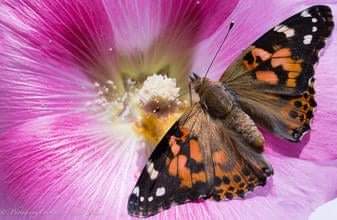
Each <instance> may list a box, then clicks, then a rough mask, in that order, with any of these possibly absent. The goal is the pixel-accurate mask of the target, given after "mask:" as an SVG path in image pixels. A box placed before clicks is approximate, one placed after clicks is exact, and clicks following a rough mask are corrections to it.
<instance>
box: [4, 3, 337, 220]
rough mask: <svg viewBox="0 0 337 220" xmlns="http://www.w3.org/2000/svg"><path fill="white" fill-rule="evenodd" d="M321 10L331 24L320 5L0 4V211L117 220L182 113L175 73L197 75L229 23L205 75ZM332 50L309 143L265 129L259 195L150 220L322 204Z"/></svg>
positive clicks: (322, 69) (280, 211)
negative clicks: (265, 173)
mask: <svg viewBox="0 0 337 220" xmlns="http://www.w3.org/2000/svg"><path fill="white" fill-rule="evenodd" d="M322 3H327V4H329V5H330V6H331V8H332V10H333V12H334V14H337V5H334V4H332V3H335V1H332V0H331V1H328V0H327V1H313V0H305V1H299V0H296V1H293V0H292V1H290V0H289V1H282V2H279V1H277V0H272V1H267V0H263V1H262V0H261V1H253V0H246V1H239V2H237V1H232V0H231V1H224V0H212V1H211V0H209V1H207V0H199V1H192V0H191V1H187V0H186V1H185V0H171V1H169V0H167V1H166V0H163V1H146V0H139V1H136V0H134V1H113V0H91V1H89V0H72V1H70V0H69V1H68V0H19V1H17V0H2V1H0V4H1V5H0V30H1V31H0V42H1V43H0V64H1V65H0V94H1V96H0V167H1V169H0V180H1V181H0V183H1V185H0V195H1V202H0V205H1V208H2V210H7V211H5V212H4V213H0V214H2V215H7V216H9V215H17V216H19V218H20V217H22V216H23V215H25V217H29V218H34V219H35V218H36V219H54V218H55V219H70V218H71V219H120V218H123V219H124V218H125V219H128V218H130V219H131V217H130V216H128V214H127V208H126V207H127V198H128V196H129V194H130V193H131V190H132V187H133V186H134V184H135V182H136V180H137V178H138V176H139V172H140V171H141V169H142V168H143V167H144V165H145V163H146V160H147V157H148V156H149V153H150V152H151V151H152V149H153V147H154V145H155V143H156V142H157V141H158V140H159V139H160V138H161V136H162V135H163V134H164V132H165V130H167V129H168V128H169V127H170V125H171V124H172V123H173V122H174V121H175V120H176V119H177V118H178V117H179V116H180V115H181V114H182V112H184V110H185V108H186V105H188V103H187V100H188V94H187V93H188V88H187V74H189V73H190V72H192V71H193V72H197V73H200V74H202V73H204V72H205V71H206V69H207V67H208V65H209V63H210V62H211V59H212V58H213V55H214V53H215V51H216V50H217V48H218V47H219V44H220V41H221V40H222V39H223V36H224V34H225V33H226V31H227V30H228V25H229V23H230V22H231V21H235V27H234V28H233V29H232V31H231V33H230V35H229V37H228V39H227V41H226V43H225V45H224V47H223V48H222V50H221V53H220V54H219V56H218V57H217V59H216V61H215V63H214V65H213V67H212V69H211V71H210V74H209V76H210V77H211V78H213V79H218V78H219V77H220V75H221V74H222V72H223V70H224V69H225V68H226V67H227V66H228V65H229V64H230V63H231V61H233V59H234V58H235V57H236V56H237V55H238V54H239V53H240V52H241V51H242V49H244V48H247V47H248V46H249V45H250V44H251V43H252V42H253V41H254V40H255V39H257V37H258V36H261V35H262V34H263V33H265V32H266V31H267V30H268V29H270V28H271V27H272V26H274V25H276V24H277V23H279V22H281V21H283V20H284V19H286V18H287V17H289V16H291V15H293V14H294V13H296V12H298V11H300V10H302V9H304V8H307V7H309V6H310V5H312V4H322ZM234 8H235V9H234ZM232 11H233V12H232ZM335 17H337V16H335ZM336 53H337V38H336V37H335V35H334V36H332V37H331V41H330V44H328V46H327V48H326V51H325V54H324V56H323V57H322V58H321V61H320V64H319V66H318V67H317V71H316V76H317V77H316V78H317V86H316V88H317V102H318V103H319V107H318V111H317V113H316V115H315V121H314V124H313V129H312V131H311V133H310V135H308V136H306V137H305V139H304V140H303V141H302V142H301V143H299V144H289V143H288V142H285V141H283V140H280V139H277V138H275V137H273V136H271V135H270V134H268V133H267V132H266V135H267V138H266V139H267V144H266V153H265V155H266V159H267V160H268V161H269V162H270V163H271V164H272V165H273V167H274V172H275V174H274V176H273V177H272V178H271V179H270V180H269V181H268V183H267V185H266V186H265V187H263V188H259V189H257V190H256V191H255V192H254V193H252V194H251V195H249V196H248V197H247V198H246V199H244V200H233V201H223V202H214V201H206V202H200V203H189V204H185V205H181V206H176V207H172V208H170V209H169V210H167V211H164V212H161V213H159V214H158V215H156V216H154V217H152V218H153V219H172V218H176V219H223V218H230V219H282V218H289V219H304V218H306V217H308V216H309V215H310V213H311V212H312V211H313V210H314V209H315V208H316V207H318V206H319V205H320V204H322V203H324V202H326V201H328V200H330V199H332V198H335V197H336V191H337V187H336V183H337V164H336V163H337V161H336V159H337V150H336V148H335V146H334V145H335V144H336V141H335V140H334V135H335V134H334V133H335V130H336V126H335V124H336V123H335V122H336V121H337V119H336V117H335V116H336V115H337V96H336V95H335V94H336V92H335V91H334V89H333V88H334V85H335V84H337V77H336V74H333V70H334V66H333V64H334V63H333V62H334V57H335V56H336ZM158 106H159V107H160V109H161V111H158Z"/></svg>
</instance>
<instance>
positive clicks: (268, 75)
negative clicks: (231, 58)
mask: <svg viewBox="0 0 337 220" xmlns="http://www.w3.org/2000/svg"><path fill="white" fill-rule="evenodd" d="M333 26H334V24H333V19H332V14H331V10H330V8H329V7H327V6H313V7H310V8H308V9H306V10H304V11H302V12H300V13H298V14H296V15H294V16H293V17H291V18H289V19H287V20H286V21H284V22H283V23H281V24H280V25H277V26H276V27H274V28H273V29H271V30H270V31H268V32H267V33H266V34H264V35H263V36H262V37H261V38H259V39H258V40H257V41H256V42H254V43H253V44H252V46H251V47H249V48H248V49H247V50H245V51H244V52H243V53H242V54H241V56H240V57H239V58H238V59H237V60H236V61H235V62H234V63H233V64H232V65H231V66H230V67H229V68H228V70H226V71H225V73H224V75H223V76H222V78H221V81H222V82H224V83H225V84H226V85H227V86H228V87H229V88H231V89H232V90H233V91H234V92H235V93H236V95H237V97H238V101H239V103H240V105H241V107H242V108H243V109H244V110H245V112H246V113H248V114H249V115H250V116H251V117H252V119H253V120H254V121H255V122H257V123H259V124H260V125H261V126H263V127H265V128H267V129H269V130H271V131H272V132H274V133H276V134H278V135H280V136H282V137H284V138H286V139H288V140H291V141H299V140H300V138H301V137H302V136H303V134H304V133H305V132H306V131H308V130H309V129H310V121H311V119H312V118H313V112H314V108H315V107H316V101H315V99H314V94H315V91H314V64H315V63H317V61H318V53H319V51H320V49H322V48H323V47H324V46H325V40H326V38H327V37H329V35H330V34H331V32H332V29H333Z"/></svg>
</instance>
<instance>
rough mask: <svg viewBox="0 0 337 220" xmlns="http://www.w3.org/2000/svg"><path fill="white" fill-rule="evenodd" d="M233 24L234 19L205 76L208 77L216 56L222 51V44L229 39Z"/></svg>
mask: <svg viewBox="0 0 337 220" xmlns="http://www.w3.org/2000/svg"><path fill="white" fill-rule="evenodd" d="M233 26H234V22H233V21H232V22H231V23H230V25H229V28H228V31H227V34H226V36H225V37H224V39H223V40H222V42H221V44H220V46H219V48H218V50H217V51H216V53H215V55H214V57H213V59H212V62H211V64H210V65H209V66H208V69H207V71H206V73H205V75H204V77H203V78H206V76H207V75H208V73H209V71H210V69H211V67H212V65H213V63H214V61H215V59H216V57H217V56H218V54H219V52H220V50H221V48H222V45H224V43H225V41H226V40H227V37H228V35H229V32H230V31H231V30H232V28H233Z"/></svg>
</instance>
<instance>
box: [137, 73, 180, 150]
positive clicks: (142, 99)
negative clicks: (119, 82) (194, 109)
mask: <svg viewBox="0 0 337 220" xmlns="http://www.w3.org/2000/svg"><path fill="white" fill-rule="evenodd" d="M136 97H137V99H138V106H139V118H138V120H137V122H136V123H135V128H136V131H137V133H138V134H139V135H140V136H142V137H143V138H144V140H146V142H147V143H150V144H156V143H158V141H159V140H160V139H161V137H162V136H163V135H164V134H165V132H166V131H167V130H168V129H169V128H170V127H171V126H172V124H173V123H174V122H175V121H176V120H177V119H178V118H179V117H180V116H181V115H182V113H183V112H184V111H185V109H186V107H187V106H186V105H185V100H184V99H183V97H182V96H180V88H179V87H177V84H176V80H175V79H172V78H169V77H167V76H165V75H157V74H154V75H152V76H149V77H148V78H147V79H146V80H145V81H144V83H143V85H142V86H141V87H140V88H139V90H138V92H137V96H136Z"/></svg>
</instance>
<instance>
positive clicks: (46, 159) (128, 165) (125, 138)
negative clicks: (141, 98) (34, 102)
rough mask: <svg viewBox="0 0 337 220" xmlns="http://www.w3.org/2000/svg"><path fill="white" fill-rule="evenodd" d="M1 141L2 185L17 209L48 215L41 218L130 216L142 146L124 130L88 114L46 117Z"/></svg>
mask: <svg viewBox="0 0 337 220" xmlns="http://www.w3.org/2000/svg"><path fill="white" fill-rule="evenodd" d="M114 126H115V127H114ZM131 134H132V133H131ZM0 140H1V150H0V151H1V152H0V158H1V160H0V161H1V162H0V166H1V170H2V171H3V173H2V176H1V183H2V188H3V189H4V190H5V194H6V195H7V197H8V198H9V199H10V200H12V207H13V208H17V207H21V208H22V209H24V210H29V211H31V212H33V211H37V210H39V211H41V212H42V213H47V214H44V215H42V216H39V218H38V219H45V218H46V217H48V216H50V217H53V213H56V214H57V217H58V218H59V219H67V218H70V216H77V217H82V219H83V218H84V219H91V217H95V216H105V215H106V216H127V213H126V203H127V196H128V194H129V193H130V190H132V185H133V182H134V181H135V178H136V176H135V175H136V173H135V172H132V171H134V168H135V167H137V163H138V162H139V161H138V160H137V158H138V151H139V149H140V148H141V147H142V145H141V144H139V143H138V142H137V139H136V138H135V137H134V136H132V135H130V131H128V130H127V129H125V128H124V127H122V126H121V127H118V128H116V125H113V126H112V123H111V122H109V121H108V120H107V119H106V118H100V117H99V116H94V115H90V114H89V113H88V114H85V113H81V114H68V115H67V116H58V117H52V116H46V117H40V118H39V119H36V120H31V121H30V122H27V123H25V124H22V125H20V126H17V127H16V128H15V129H11V130H8V131H7V132H6V133H4V134H2V135H1V136H0ZM143 165H144V164H142V165H141V166H143ZM13 201H16V203H14V202H13ZM48 213H50V214H48Z"/></svg>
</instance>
